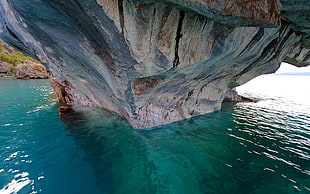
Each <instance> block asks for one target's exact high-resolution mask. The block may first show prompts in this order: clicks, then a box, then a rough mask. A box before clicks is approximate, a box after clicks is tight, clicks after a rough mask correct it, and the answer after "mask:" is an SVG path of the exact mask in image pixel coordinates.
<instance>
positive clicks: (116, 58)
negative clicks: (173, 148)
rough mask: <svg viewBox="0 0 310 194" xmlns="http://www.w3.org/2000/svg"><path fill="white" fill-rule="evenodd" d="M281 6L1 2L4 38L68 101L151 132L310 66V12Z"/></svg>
mask: <svg viewBox="0 0 310 194" xmlns="http://www.w3.org/2000/svg"><path fill="white" fill-rule="evenodd" d="M281 3H282V5H281V4H279V2H278V1H277V0H262V1H249V0H241V1H237V0H235V1H226V0H205V1H203V0H166V1H152V0H145V1H142V0H126V1H125V0H118V1H116V0H111V1H108V0H84V1H82V0H74V1H73V0H66V1H65V0H55V1H47V0H36V1H34V0H27V1H26V0H18V1H17V0H13V1H8V0H0V19H1V20H0V21H2V22H1V23H0V38H2V39H4V40H5V41H6V42H8V43H10V44H11V45H13V46H14V47H16V48H18V49H19V50H23V51H24V52H25V53H27V54H30V55H32V56H34V57H36V58H37V59H39V60H40V61H42V62H43V63H45V64H46V65H48V66H49V69H50V71H51V73H52V75H53V76H54V77H55V80H57V82H55V83H58V85H59V86H60V87H61V88H60V90H59V91H60V92H58V93H59V94H60V95H59V98H60V99H61V98H63V99H66V98H65V97H64V96H61V94H62V91H65V95H66V96H67V97H68V96H69V97H70V98H69V97H68V98H69V101H70V102H72V101H73V102H77V103H80V104H82V105H86V106H98V107H103V108H106V109H108V110H110V111H113V112H116V113H118V114H119V115H121V116H123V117H124V118H126V119H127V120H128V121H129V123H130V124H131V125H132V126H133V127H135V128H148V127H153V126H157V125H162V124H167V123H170V122H174V121H178V120H181V119H185V118H189V117H192V116H196V115H201V114H206V113H209V112H213V111H215V110H219V109H220V107H221V103H222V101H223V99H224V97H225V93H226V91H227V90H228V89H231V88H234V87H236V86H239V85H241V84H244V83H246V82H247V81H249V80H251V79H252V78H254V77H256V76H258V75H261V74H265V73H271V72H274V71H275V70H276V69H277V68H278V67H279V65H280V63H281V62H282V61H283V60H285V61H287V62H290V63H293V64H295V65H298V66H306V65H309V64H310V53H309V48H310V44H309V34H310V32H309V29H310V28H309V27H310V26H309V22H307V21H309V17H310V12H309V9H310V5H309V3H307V2H306V1H305V2H304V4H302V6H301V5H299V6H298V5H297V4H298V3H296V1H289V0H282V1H281ZM301 12H303V14H301ZM56 86H57V84H56ZM56 91H57V89H56Z"/></svg>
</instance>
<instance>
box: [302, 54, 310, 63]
mask: <svg viewBox="0 0 310 194" xmlns="http://www.w3.org/2000/svg"><path fill="white" fill-rule="evenodd" d="M309 59H310V54H308V55H306V57H305V58H304V60H303V61H305V62H306V61H308V60H309Z"/></svg>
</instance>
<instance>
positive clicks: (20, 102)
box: [0, 75, 310, 194]
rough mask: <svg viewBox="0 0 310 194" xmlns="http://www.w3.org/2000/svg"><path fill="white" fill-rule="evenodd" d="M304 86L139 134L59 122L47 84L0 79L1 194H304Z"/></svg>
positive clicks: (309, 168) (291, 83)
mask: <svg viewBox="0 0 310 194" xmlns="http://www.w3.org/2000/svg"><path fill="white" fill-rule="evenodd" d="M309 83H310V76H272V75H270V76H263V77H259V78H258V79H256V80H254V81H253V82H251V83H249V84H248V85H245V86H244V87H241V88H239V89H238V90H239V91H240V92H241V93H242V94H244V95H245V96H247V97H253V98H256V99H259V100H260V101H259V102H258V103H224V104H223V109H222V110H221V111H217V112H215V113H211V114H208V115H204V116H199V117H196V118H192V119H188V120H185V121H181V122H177V123H174V124H170V125H166V126H161V127H157V128H156V129H153V130H149V131H144V130H133V129H130V127H129V125H128V124H127V123H126V122H125V121H124V120H123V119H121V118H119V117H117V116H115V115H113V114H110V113H107V112H104V111H102V110H100V109H96V108H81V107H76V108H77V110H78V111H79V112H80V113H81V114H79V113H76V114H73V115H71V116H69V117H67V118H66V122H63V121H61V120H60V119H59V117H58V113H57V100H56V98H55V95H54V94H53V93H52V90H51V88H50V87H49V83H48V80H13V79H0V100H1V102H0V193H1V194H9V193H21V194H24V193H25V194H28V193H44V194H55V193H57V194H58V193H60V194H89V193H91V194H97V193H100V194H101V193H107V194H110V193H111V194H114V193H115V194H125V193H126V194H131V193H132V194H139V193H142V194H144V193H145V194H153V193H154V194H155V193H156V194H162V193H169V194H187V193H189V194H199V193H238V194H239V193H309V192H310V103H309V100H310V92H309V87H308V84H309Z"/></svg>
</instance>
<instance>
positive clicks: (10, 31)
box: [5, 26, 29, 50]
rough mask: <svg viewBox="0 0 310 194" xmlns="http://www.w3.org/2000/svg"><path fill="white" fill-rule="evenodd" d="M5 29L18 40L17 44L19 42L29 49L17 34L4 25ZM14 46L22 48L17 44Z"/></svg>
mask: <svg viewBox="0 0 310 194" xmlns="http://www.w3.org/2000/svg"><path fill="white" fill-rule="evenodd" d="M5 27H6V29H7V31H8V32H9V34H10V35H11V36H12V37H13V38H14V39H15V40H17V41H18V42H19V44H21V45H22V46H23V47H24V48H26V49H29V47H28V46H27V45H25V44H24V43H23V42H22V41H21V40H20V39H19V38H18V36H17V35H16V34H15V33H14V32H13V31H12V30H11V29H10V28H9V27H8V26H5ZM15 46H16V47H18V48H19V49H21V50H23V48H20V47H19V46H18V45H15Z"/></svg>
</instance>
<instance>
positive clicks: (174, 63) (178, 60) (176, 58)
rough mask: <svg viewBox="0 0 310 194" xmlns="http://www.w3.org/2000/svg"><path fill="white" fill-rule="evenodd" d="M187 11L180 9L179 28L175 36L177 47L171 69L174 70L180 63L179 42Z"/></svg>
mask: <svg viewBox="0 0 310 194" xmlns="http://www.w3.org/2000/svg"><path fill="white" fill-rule="evenodd" d="M184 17H185V13H184V12H183V11H180V17H179V22H178V28H177V34H176V37H175V49H174V60H173V63H172V68H171V69H170V70H174V69H176V68H177V66H178V65H179V64H180V58H179V44H180V39H181V38H182V34H181V31H182V26H183V21H184Z"/></svg>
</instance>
